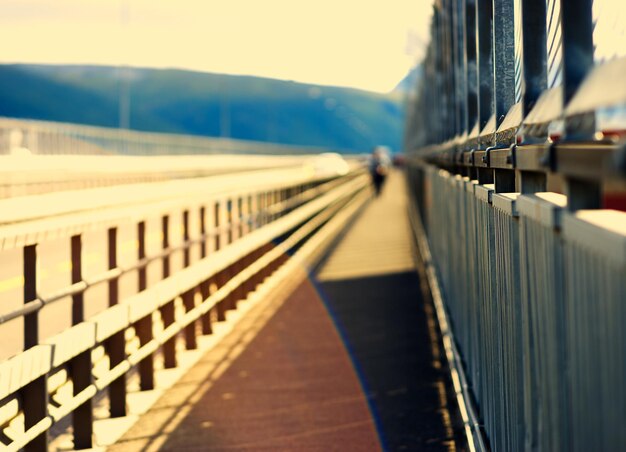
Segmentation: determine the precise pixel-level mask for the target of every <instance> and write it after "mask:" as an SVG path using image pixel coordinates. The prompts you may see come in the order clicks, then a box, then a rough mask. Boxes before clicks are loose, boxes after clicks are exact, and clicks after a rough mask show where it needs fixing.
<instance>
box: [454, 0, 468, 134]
mask: <svg viewBox="0 0 626 452" xmlns="http://www.w3.org/2000/svg"><path fill="white" fill-rule="evenodd" d="M453 3H454V6H453V8H454V10H453V23H454V37H453V39H454V45H455V52H454V54H455V61H454V65H455V68H456V70H455V74H456V77H455V80H456V82H455V87H456V115H457V128H456V133H457V134H458V135H462V134H463V132H465V131H468V132H469V130H468V127H469V126H468V124H467V67H466V59H465V52H466V43H465V1H464V0H454V2H453Z"/></svg>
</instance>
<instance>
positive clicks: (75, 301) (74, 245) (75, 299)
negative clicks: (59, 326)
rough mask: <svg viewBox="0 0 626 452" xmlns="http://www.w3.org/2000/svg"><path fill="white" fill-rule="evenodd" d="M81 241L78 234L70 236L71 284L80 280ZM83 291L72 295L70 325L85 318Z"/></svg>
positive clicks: (81, 276)
mask: <svg viewBox="0 0 626 452" xmlns="http://www.w3.org/2000/svg"><path fill="white" fill-rule="evenodd" d="M81 257H82V241H81V236H80V235H74V236H72V238H71V258H72V284H74V283H78V282H81V281H82V280H83V275H82V259H81ZM84 301H85V300H84V294H83V292H79V293H76V294H74V295H72V325H77V324H79V323H80V322H82V321H83V320H85V303H84Z"/></svg>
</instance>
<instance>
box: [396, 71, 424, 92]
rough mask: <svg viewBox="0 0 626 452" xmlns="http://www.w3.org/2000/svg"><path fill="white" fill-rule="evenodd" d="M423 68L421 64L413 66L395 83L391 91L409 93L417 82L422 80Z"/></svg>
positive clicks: (415, 86)
mask: <svg viewBox="0 0 626 452" xmlns="http://www.w3.org/2000/svg"><path fill="white" fill-rule="evenodd" d="M422 76H423V69H422V66H421V65H417V66H415V67H413V69H411V70H410V71H409V73H408V74H407V75H406V76H405V77H404V78H403V79H402V80H401V81H400V83H398V84H397V85H396V87H395V88H394V89H393V92H399V93H409V92H411V91H414V90H415V89H416V88H417V84H418V83H419V82H420V81H421V80H422Z"/></svg>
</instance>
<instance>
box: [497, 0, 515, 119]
mask: <svg viewBox="0 0 626 452" xmlns="http://www.w3.org/2000/svg"><path fill="white" fill-rule="evenodd" d="M493 46H494V57H493V58H494V72H495V74H494V91H495V93H494V98H495V103H494V104H495V105H494V107H495V115H496V130H497V129H498V127H500V124H502V121H503V120H504V118H505V116H506V114H507V113H508V111H509V109H510V108H511V107H512V106H513V104H514V103H515V15H514V4H513V0H493Z"/></svg>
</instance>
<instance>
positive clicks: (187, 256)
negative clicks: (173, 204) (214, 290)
mask: <svg viewBox="0 0 626 452" xmlns="http://www.w3.org/2000/svg"><path fill="white" fill-rule="evenodd" d="M183 240H184V243H185V248H184V251H183V267H189V265H190V264H191V248H190V246H189V211H188V210H185V211H184V212H183Z"/></svg>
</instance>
